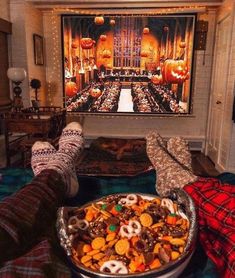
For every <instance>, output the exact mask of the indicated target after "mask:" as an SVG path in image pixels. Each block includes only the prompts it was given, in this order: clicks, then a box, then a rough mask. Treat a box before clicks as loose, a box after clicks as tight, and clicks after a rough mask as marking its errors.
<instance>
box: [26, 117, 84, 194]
mask: <svg viewBox="0 0 235 278" xmlns="http://www.w3.org/2000/svg"><path fill="white" fill-rule="evenodd" d="M83 144H84V139H83V134H82V127H81V125H80V124H79V123H77V122H72V123H69V124H68V125H67V126H66V127H65V128H64V129H63V131H62V134H61V136H60V139H59V149H58V150H56V149H55V148H54V147H53V146H52V145H51V144H50V143H48V142H41V141H37V142H36V143H35V144H34V145H33V147H32V158H31V166H32V169H33V172H34V174H35V176H37V175H38V174H40V173H41V172H42V171H43V170H46V169H52V170H55V171H57V172H58V173H59V174H60V175H61V176H62V178H63V180H64V183H65V185H66V196H67V197H73V196H75V195H76V193H77V191H78V180H77V175H76V172H75V162H76V161H77V158H78V156H79V154H80V153H81V150H82V149H83Z"/></svg>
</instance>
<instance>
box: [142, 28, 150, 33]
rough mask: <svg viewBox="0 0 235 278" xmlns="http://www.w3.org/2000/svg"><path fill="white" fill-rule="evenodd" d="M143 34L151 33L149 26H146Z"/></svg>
mask: <svg viewBox="0 0 235 278" xmlns="http://www.w3.org/2000/svg"><path fill="white" fill-rule="evenodd" d="M143 34H144V35H147V34H149V28H148V27H144V29H143Z"/></svg>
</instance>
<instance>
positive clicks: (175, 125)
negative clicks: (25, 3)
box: [43, 9, 216, 140]
mask: <svg viewBox="0 0 235 278" xmlns="http://www.w3.org/2000/svg"><path fill="white" fill-rule="evenodd" d="M215 15H216V13H215V10H213V9H211V10H209V12H208V13H206V14H203V15H199V18H202V19H204V20H208V21H209V32H208V38H207V49H206V52H205V53H204V51H196V52H195V59H194V60H195V63H194V80H193V87H192V92H193V114H192V116H190V117H177V116H173V117H162V116H160V117H136V116H128V117H127V116H84V117H83V124H84V132H85V135H86V137H92V138H93V137H97V136H109V137H110V136H111V137H116V136H118V137H143V136H145V135H146V133H147V132H148V131H149V130H151V129H157V130H158V131H159V132H160V133H161V134H162V135H163V136H164V137H169V136H172V135H181V136H185V137H186V138H193V139H199V140H201V139H202V140H205V134H206V123H207V114H208V99H209V91H210V79H211V67H212V54H213V42H214V30H215ZM43 20H44V36H45V38H46V48H47V51H46V52H47V63H48V67H47V80H48V81H49V82H50V83H51V84H52V90H51V92H50V93H49V94H50V96H51V98H52V100H53V101H52V102H53V104H58V105H61V104H62V102H61V100H62V74H61V66H62V63H61V45H60V39H61V30H60V27H61V24H60V17H59V16H57V15H56V14H55V13H53V12H52V13H44V16H43ZM53 22H54V23H53ZM51 53H53V55H51ZM54 61H55V62H54ZM52 73H53V74H52ZM75 118H76V116H75Z"/></svg>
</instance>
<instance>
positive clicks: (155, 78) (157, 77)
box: [151, 74, 163, 85]
mask: <svg viewBox="0 0 235 278" xmlns="http://www.w3.org/2000/svg"><path fill="white" fill-rule="evenodd" d="M151 81H152V82H153V84H155V85H157V84H162V83H163V79H162V75H161V74H160V75H153V76H152V78H151Z"/></svg>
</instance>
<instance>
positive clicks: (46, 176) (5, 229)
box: [0, 170, 66, 262]
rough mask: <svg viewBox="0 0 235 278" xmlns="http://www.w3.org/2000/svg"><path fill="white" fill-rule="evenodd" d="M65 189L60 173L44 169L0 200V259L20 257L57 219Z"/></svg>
mask: <svg viewBox="0 0 235 278" xmlns="http://www.w3.org/2000/svg"><path fill="white" fill-rule="evenodd" d="M65 190H66V186H65V184H64V182H63V180H62V178H61V176H60V175H59V174H58V173H57V172H56V171H53V170H45V171H42V172H41V173H40V174H39V175H38V176H37V177H35V178H34V179H33V181H32V182H31V183H29V184H28V185H26V186H25V187H24V188H22V189H21V190H20V191H18V192H17V193H16V194H14V195H12V196H10V197H8V198H6V199H4V200H3V201H2V202H1V203H0V236H1V239H0V250H1V251H0V262H1V261H6V260H9V259H12V258H14V257H17V256H19V255H20V254H22V253H24V252H25V251H26V250H29V249H30V248H31V247H32V246H33V245H34V243H35V241H38V238H39V237H43V235H44V234H45V231H47V230H48V226H49V225H50V223H54V221H55V219H56V210H57V208H58V207H59V206H61V205H62V201H63V199H64V196H65ZM2 250H4V252H3V251H2Z"/></svg>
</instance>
